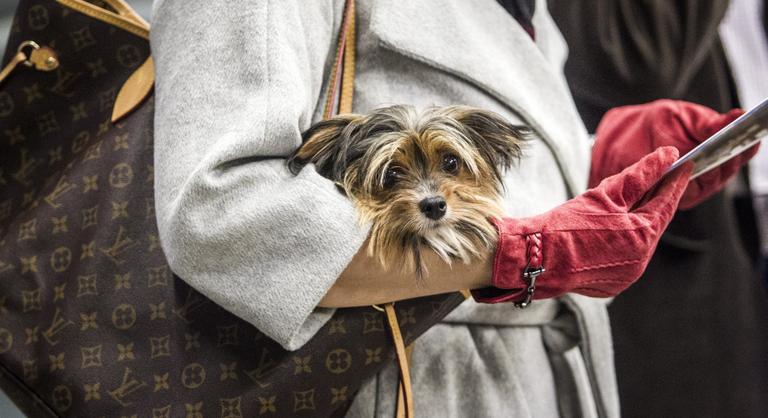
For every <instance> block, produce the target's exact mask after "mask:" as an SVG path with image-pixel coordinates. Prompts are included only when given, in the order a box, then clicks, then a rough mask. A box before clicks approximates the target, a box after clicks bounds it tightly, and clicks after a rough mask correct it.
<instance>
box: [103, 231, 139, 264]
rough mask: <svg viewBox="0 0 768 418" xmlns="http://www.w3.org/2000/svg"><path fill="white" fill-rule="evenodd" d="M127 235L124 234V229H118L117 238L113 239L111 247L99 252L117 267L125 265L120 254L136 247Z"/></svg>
mask: <svg viewBox="0 0 768 418" xmlns="http://www.w3.org/2000/svg"><path fill="white" fill-rule="evenodd" d="M127 235H128V233H127V232H126V230H125V227H123V226H120V229H119V230H118V231H117V237H116V238H115V242H114V243H113V244H112V246H110V247H107V248H101V252H103V253H104V254H106V256H107V257H109V259H110V260H112V261H113V262H114V263H115V264H117V265H120V264H123V263H125V260H123V259H121V256H122V254H123V253H124V252H125V251H126V250H127V249H128V248H130V247H132V246H134V245H136V243H135V242H134V241H133V240H132V239H131V238H130V237H128V236H127Z"/></svg>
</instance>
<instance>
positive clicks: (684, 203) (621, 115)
mask: <svg viewBox="0 0 768 418" xmlns="http://www.w3.org/2000/svg"><path fill="white" fill-rule="evenodd" d="M743 113H744V111H743V110H741V109H733V110H731V111H730V112H728V113H725V114H720V113H718V112H716V111H714V110H712V109H710V108H708V107H705V106H700V105H697V104H694V103H688V102H682V101H676V100H657V101H655V102H651V103H646V104H642V105H635V106H623V107H617V108H614V109H611V110H610V111H608V113H606V114H605V116H603V119H602V120H601V121H600V125H599V126H598V127H597V135H596V140H595V145H594V146H593V147H592V169H591V171H590V175H589V186H590V187H594V186H595V185H597V183H599V182H600V181H601V180H602V179H604V178H606V177H608V176H611V175H613V174H616V173H618V172H620V171H621V170H623V169H624V168H626V167H628V166H629V165H631V164H632V163H634V162H635V161H637V160H639V159H640V158H642V157H643V156H644V155H648V154H649V153H650V152H651V151H653V150H655V149H657V148H659V147H662V146H667V145H669V146H673V147H675V148H677V149H678V151H679V152H680V155H683V154H685V153H687V152H688V151H690V150H692V149H693V148H695V147H696V146H697V145H699V143H701V142H702V141H704V140H705V139H707V138H709V137H710V136H712V135H713V134H714V133H715V132H717V131H719V130H720V129H721V128H723V127H725V126H726V125H728V124H729V123H731V122H732V121H733V120H735V119H736V118H738V117H739V116H741V115H742V114H743ZM757 148H758V146H757V145H755V146H754V147H752V148H750V149H748V150H746V151H744V152H743V153H742V154H741V155H739V156H737V157H735V158H733V159H731V160H730V161H728V162H726V163H724V164H722V165H721V166H720V167H718V168H716V169H714V170H712V171H709V172H707V173H705V174H703V175H701V176H699V177H697V178H696V179H695V180H693V181H692V182H691V183H690V185H689V186H688V189H687V190H686V191H685V193H684V194H683V198H682V200H681V201H680V208H681V209H690V208H692V207H694V206H696V205H698V204H699V203H701V202H702V201H704V200H706V199H707V198H708V197H710V196H712V195H713V194H715V193H717V192H718V191H720V190H721V189H722V188H723V185H725V183H726V182H727V181H728V179H730V178H731V177H733V175H734V174H736V172H738V171H739V169H740V168H741V167H742V166H743V165H744V164H746V163H747V161H749V160H750V159H751V158H752V157H753V156H754V155H755V154H756V153H757Z"/></svg>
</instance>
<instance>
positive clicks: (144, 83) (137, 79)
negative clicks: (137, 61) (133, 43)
mask: <svg viewBox="0 0 768 418" xmlns="http://www.w3.org/2000/svg"><path fill="white" fill-rule="evenodd" d="M154 85H155V63H154V61H152V57H149V58H147V60H146V61H144V64H141V66H140V67H139V68H138V69H137V70H136V71H134V72H133V74H131V76H130V77H128V80H126V82H125V84H123V87H121V88H120V92H118V93H117V97H116V98H115V105H114V107H113V108H112V122H117V121H118V120H120V119H121V118H122V117H123V116H125V115H127V114H128V113H130V112H131V110H133V109H135V108H136V107H137V106H138V105H139V104H140V103H141V102H142V101H143V100H144V98H146V97H147V96H148V95H149V92H150V91H152V86H154Z"/></svg>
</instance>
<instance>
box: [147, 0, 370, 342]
mask: <svg viewBox="0 0 768 418" xmlns="http://www.w3.org/2000/svg"><path fill="white" fill-rule="evenodd" d="M334 4H335V5H334ZM339 4H341V2H332V1H324V2H319V1H318V2H314V1H313V2H303V1H300V0H269V1H265V0H262V1H257V0H248V1H242V2H228V1H225V0H209V1H206V2H188V1H186V0H165V1H163V0H160V1H159V2H156V4H155V6H154V18H153V19H154V22H153V28H152V34H151V45H152V53H153V56H154V59H155V63H156V112H155V166H156V169H155V171H156V178H155V184H156V189H155V195H156V196H155V197H156V206H157V221H158V225H159V231H160V238H161V243H162V247H163V250H164V251H165V253H166V255H167V257H168V261H169V263H170V266H171V268H172V269H173V271H174V272H175V273H176V274H177V275H179V276H180V277H181V278H182V279H183V280H185V281H186V282H187V283H189V284H190V285H191V286H192V287H194V288H195V289H197V290H198V291H200V292H201V293H203V294H204V295H206V296H207V297H209V298H210V299H212V300H213V301H214V302H216V303H218V304H220V305H221V306H223V307H224V308H225V309H227V310H229V311H231V312H232V313H234V314H236V315H238V316H239V317H241V318H243V319H245V320H246V321H248V322H250V323H251V324H253V325H254V326H256V327H257V328H258V329H259V330H260V331H262V332H264V333H265V334H266V335H268V336H269V337H271V338H272V339H274V340H276V341H277V342H279V343H280V344H281V345H282V346H284V347H285V348H287V349H289V350H293V349H297V348H299V347H301V346H302V345H303V344H304V343H306V342H307V341H308V339H309V338H311V337H312V335H314V333H315V332H316V331H317V330H318V329H319V328H320V327H321V326H322V325H323V324H324V323H325V322H326V321H327V320H328V319H329V318H330V316H331V315H332V314H333V310H330V309H321V308H317V304H318V302H319V301H320V299H321V298H322V297H323V296H324V295H325V293H326V292H327V290H328V289H329V288H330V286H331V285H332V284H333V283H334V281H335V280H336V278H337V277H338V276H339V274H340V273H341V272H342V271H343V269H344V268H345V267H346V265H347V264H348V263H349V261H350V260H351V258H352V256H353V255H354V254H355V253H356V252H357V250H358V248H359V247H360V246H361V244H362V242H363V240H364V238H365V236H366V233H367V231H366V230H365V228H364V227H360V226H358V224H357V222H356V219H355V212H354V208H353V206H352V205H351V203H350V202H349V201H348V199H346V198H345V197H343V196H342V195H341V194H339V193H338V192H337V191H336V190H335V188H334V186H333V184H332V182H331V181H329V180H326V179H324V178H322V177H321V176H320V175H318V174H317V172H316V171H315V170H314V168H313V167H311V166H309V167H306V168H305V169H304V170H303V171H302V172H301V173H299V175H298V176H293V175H292V174H290V173H289V171H288V170H287V168H286V164H285V158H286V156H288V155H289V154H290V153H291V151H292V150H294V149H295V148H296V147H297V146H298V145H299V144H300V143H301V135H300V132H301V131H302V130H304V129H306V128H307V127H308V126H309V125H310V123H311V121H312V118H313V115H314V114H315V113H316V112H315V109H316V108H317V107H318V106H319V105H320V104H321V103H322V99H321V96H322V95H321V90H322V88H323V81H324V73H325V71H324V69H326V68H329V66H330V61H331V60H332V59H333V57H332V54H333V50H334V48H332V44H333V43H334V42H335V38H336V35H335V29H334V28H337V27H338V26H339V20H340V15H341V7H339Z"/></svg>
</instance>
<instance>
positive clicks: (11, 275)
mask: <svg viewBox="0 0 768 418" xmlns="http://www.w3.org/2000/svg"><path fill="white" fill-rule="evenodd" d="M27 39H32V40H35V41H37V42H38V43H40V44H41V45H47V46H49V47H52V48H54V49H55V50H56V51H57V53H58V54H59V58H60V61H61V66H60V67H59V68H58V69H57V70H56V71H53V72H50V73H43V72H36V71H34V70H32V69H27V68H19V69H18V70H15V72H14V73H13V74H12V75H11V77H10V78H9V79H7V80H6V81H5V82H4V83H3V84H2V85H0V387H2V388H3V389H4V390H6V391H7V392H8V393H9V394H10V395H11V396H12V397H13V398H14V399H15V400H16V402H17V403H19V404H20V405H21V406H22V407H23V408H24V410H25V411H26V412H27V413H28V414H30V416H72V417H85V416H87V417H102V416H103V417H148V418H149V417H151V418H168V417H185V418H202V417H221V418H236V417H257V416H267V417H269V416H271V417H287V416H307V417H319V416H331V415H339V414H343V412H344V410H345V409H346V406H348V404H349V402H350V400H351V399H352V397H353V396H354V393H355V392H356V391H357V389H358V388H359V386H360V383H361V382H362V380H363V379H365V378H367V377H369V376H372V375H373V374H374V373H376V372H377V371H378V370H379V369H380V368H381V367H383V366H384V365H385V364H386V363H387V362H388V361H390V360H391V359H392V357H393V352H394V350H393V348H392V344H391V343H390V341H389V338H388V335H387V332H386V329H385V326H384V317H383V314H382V313H380V312H378V311H375V310H373V309H372V308H360V309H347V310H340V311H339V312H338V313H337V314H336V316H335V317H334V318H333V319H332V320H331V321H330V322H329V323H328V324H327V325H326V326H325V327H324V328H323V329H322V330H321V331H320V332H319V333H318V335H317V336H316V337H315V338H314V339H313V340H312V342H311V343H310V344H308V345H307V346H305V347H304V348H302V349H301V350H299V351H296V352H287V351H285V350H283V349H282V348H280V347H279V346H278V345H277V344H275V343H274V342H273V341H271V340H269V339H268V338H267V337H265V336H264V335H263V334H261V333H259V332H258V330H256V329H254V328H253V327H252V326H251V325H249V324H248V323H246V322H244V321H242V320H240V319H239V318H237V317H235V316H233V315H231V314H229V313H228V312H226V311H224V310H223V309H221V308H220V307H218V306H217V305H215V304H214V303H212V302H211V301H209V300H208V299H206V298H205V297H204V296H202V295H200V294H199V293H197V292H195V291H194V290H193V289H191V288H190V287H189V286H187V285H186V284H185V283H184V282H183V281H181V280H180V279H178V278H176V277H175V276H174V275H173V273H172V272H171V271H170V269H169V267H168V265H167V263H166V260H165V258H164V255H163V253H162V249H161V247H160V242H159V239H158V233H157V229H156V226H155V213H154V202H153V166H152V164H153V161H152V155H153V151H152V132H151V128H152V117H153V110H154V106H153V102H152V100H151V99H149V100H148V101H147V102H146V103H145V104H143V105H142V106H141V107H140V108H139V109H138V110H137V111H135V112H134V113H133V114H132V115H130V116H129V117H128V118H126V119H125V120H124V121H123V122H120V123H118V124H116V125H114V124H112V123H111V122H110V121H109V118H110V114H111V110H112V105H113V103H114V100H115V96H116V92H117V91H118V89H119V86H120V85H121V84H122V82H123V81H124V80H126V79H127V78H128V76H129V75H130V74H131V73H132V71H133V70H135V69H136V68H137V67H138V66H139V65H141V63H142V62H143V61H144V60H145V59H146V57H147V56H148V53H149V47H148V43H147V41H146V40H144V39H141V38H138V37H136V36H134V35H132V34H129V33H127V32H124V31H122V30H120V29H118V28H115V27H112V26H109V25H107V24H105V23H103V22H101V21H97V20H94V19H91V18H89V17H87V16H85V15H82V14H80V13H78V12H76V11H73V10H69V9H67V8H65V7H63V6H60V5H59V4H57V3H56V2H55V1H52V0H22V1H21V6H20V7H19V9H18V12H17V15H16V19H15V21H14V24H13V28H12V33H11V37H10V41H9V45H8V51H12V50H15V48H16V46H17V45H18V44H19V43H21V42H22V41H24V40H27ZM8 59H9V56H6V57H5V62H8ZM223 279H224V278H223ZM461 300H462V298H461V296H458V295H452V296H442V297H433V298H427V299H422V300H420V301H419V302H408V303H402V304H400V305H399V306H398V309H399V316H400V321H401V324H402V328H403V333H404V335H405V339H406V341H411V340H412V339H413V338H415V337H416V336H418V335H420V334H421V333H423V332H424V331H425V330H426V329H427V327H428V326H429V325H430V324H433V323H435V322H436V321H438V320H439V319H440V318H442V317H443V316H444V315H445V314H447V312H449V311H450V309H452V308H453V307H455V306H456V305H457V304H458V303H459V302H460V301H461Z"/></svg>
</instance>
